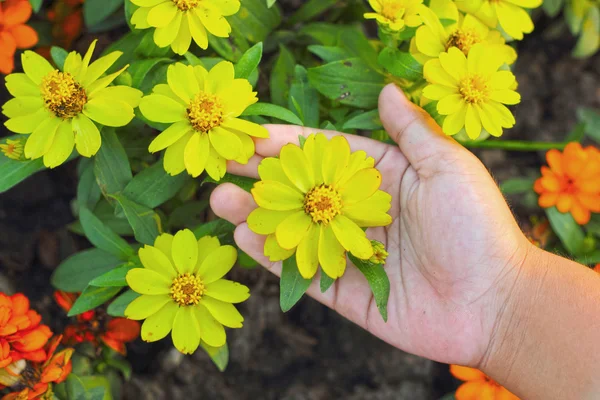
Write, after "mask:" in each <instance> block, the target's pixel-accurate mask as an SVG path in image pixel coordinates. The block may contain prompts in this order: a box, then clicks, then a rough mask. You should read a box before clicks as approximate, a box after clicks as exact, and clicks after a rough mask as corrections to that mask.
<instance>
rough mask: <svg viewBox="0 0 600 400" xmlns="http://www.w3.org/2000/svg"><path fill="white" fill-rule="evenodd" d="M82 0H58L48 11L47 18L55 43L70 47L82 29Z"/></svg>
mask: <svg viewBox="0 0 600 400" xmlns="http://www.w3.org/2000/svg"><path fill="white" fill-rule="evenodd" d="M82 4H83V0H58V1H56V2H54V5H53V6H52V8H51V9H50V10H49V11H48V19H49V20H50V22H52V36H53V37H54V38H55V39H56V43H57V44H58V45H59V46H61V47H63V48H65V49H70V48H71V45H72V44H73V41H74V40H75V39H77V37H78V36H79V35H81V32H82V31H83V11H82V7H81V5H82Z"/></svg>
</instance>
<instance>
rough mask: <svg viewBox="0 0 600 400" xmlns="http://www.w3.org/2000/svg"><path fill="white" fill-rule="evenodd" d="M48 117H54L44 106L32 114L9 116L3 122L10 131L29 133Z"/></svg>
mask: <svg viewBox="0 0 600 400" xmlns="http://www.w3.org/2000/svg"><path fill="white" fill-rule="evenodd" d="M48 118H56V117H55V116H54V114H52V113H50V112H49V111H48V110H47V109H46V107H42V108H40V109H39V110H37V111H36V112H35V113H33V114H29V115H23V116H20V117H14V118H11V119H9V120H8V121H6V122H5V123H4V126H6V128H7V129H8V130H9V131H11V132H15V133H31V132H33V131H34V130H35V129H36V128H37V127H38V126H39V125H40V124H41V123H42V122H44V121H45V120H47V119H48Z"/></svg>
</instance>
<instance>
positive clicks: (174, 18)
mask: <svg viewBox="0 0 600 400" xmlns="http://www.w3.org/2000/svg"><path fill="white" fill-rule="evenodd" d="M131 2H132V3H133V4H135V5H137V6H140V8H139V9H137V10H136V11H135V12H134V13H133V15H132V17H131V23H132V24H133V25H134V26H135V27H136V28H137V29H148V28H156V30H155V31H154V43H156V45H157V46H158V47H168V46H171V49H173V51H174V52H175V53H177V54H180V55H182V54H185V52H186V51H188V49H189V48H190V44H191V42H192V38H194V41H195V42H196V43H197V44H198V46H200V47H201V48H203V49H206V48H208V34H207V31H208V32H210V33H211V34H213V35H215V36H218V37H223V38H226V37H229V34H230V33H231V26H230V25H229V23H228V22H227V20H226V19H225V17H228V16H231V15H234V14H235V13H237V12H238V11H239V9H240V1H239V0H131Z"/></svg>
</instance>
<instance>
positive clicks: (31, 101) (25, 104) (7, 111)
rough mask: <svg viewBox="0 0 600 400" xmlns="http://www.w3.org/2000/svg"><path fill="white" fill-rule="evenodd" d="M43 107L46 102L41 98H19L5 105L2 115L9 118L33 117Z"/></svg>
mask: <svg viewBox="0 0 600 400" xmlns="http://www.w3.org/2000/svg"><path fill="white" fill-rule="evenodd" d="M43 107H44V102H43V100H42V98H41V97H40V96H19V97H17V98H14V99H10V100H9V101H7V102H6V103H4V105H3V106H2V113H3V114H4V115H6V116H7V117H8V118H15V117H22V116H24V115H31V114H33V113H35V112H36V111H38V110H39V109H41V108H43Z"/></svg>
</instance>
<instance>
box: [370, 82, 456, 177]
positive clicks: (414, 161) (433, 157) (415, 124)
mask: <svg viewBox="0 0 600 400" xmlns="http://www.w3.org/2000/svg"><path fill="white" fill-rule="evenodd" d="M379 115H380V117H381V122H382V123H383V126H384V127H385V130H386V131H387V133H388V134H389V135H390V137H391V138H392V139H393V140H394V141H395V142H396V143H398V146H399V147H400V151H401V152H402V153H403V154H404V156H405V157H406V158H407V159H408V161H409V162H410V164H411V165H412V166H413V168H415V170H417V172H418V173H419V174H420V175H421V174H428V173H433V172H436V171H439V170H440V169H441V167H442V166H441V165H440V162H443V157H440V156H441V155H443V154H445V153H449V152H453V153H456V152H462V151H464V148H463V147H462V146H461V145H460V144H458V143H457V142H456V141H455V140H454V139H452V138H451V137H449V136H446V135H444V133H443V132H442V129H441V128H440V126H439V125H438V124H437V123H436V122H435V121H434V120H433V118H431V116H430V115H429V114H427V112H425V110H423V109H422V108H421V107H418V106H416V105H415V104H413V103H411V102H410V101H409V100H408V99H407V98H406V95H405V94H404V92H402V90H400V89H399V88H398V87H397V86H396V85H394V84H389V85H387V86H386V87H385V88H384V89H383V91H382V92H381V94H380V95H379Z"/></svg>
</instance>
